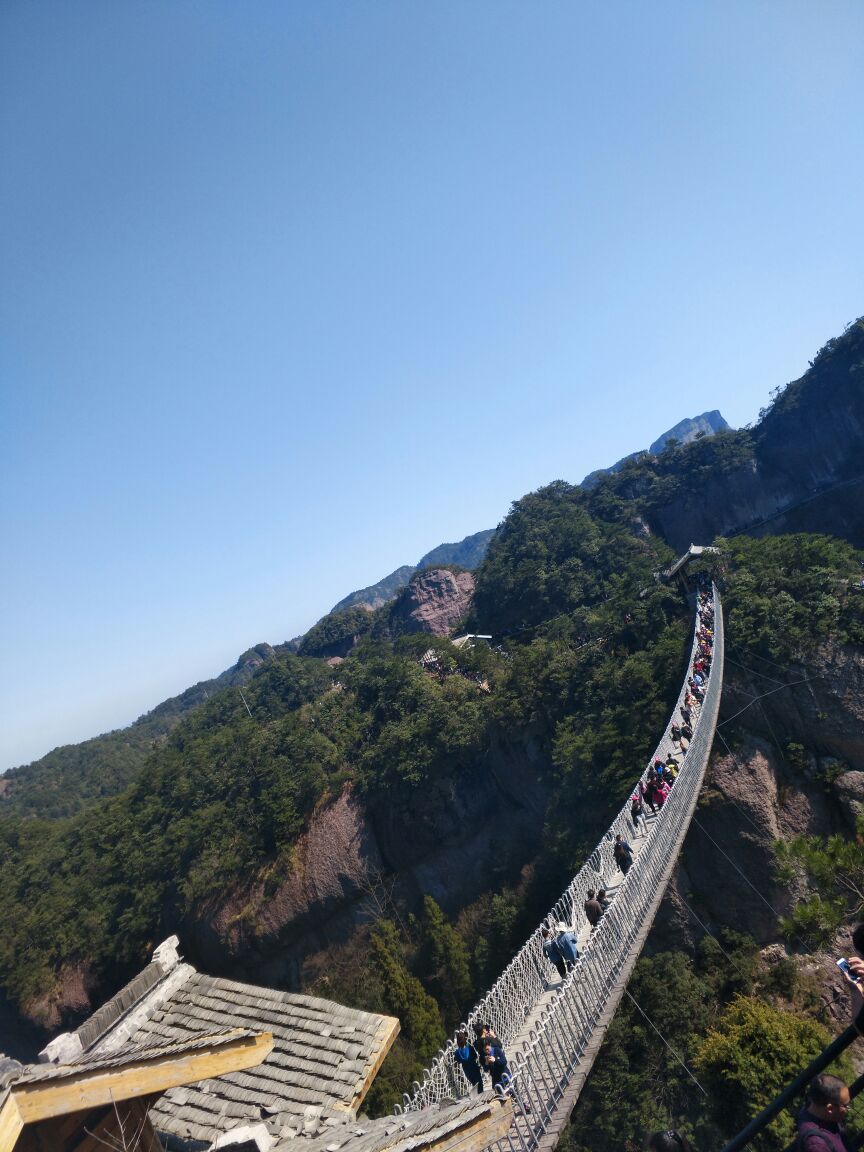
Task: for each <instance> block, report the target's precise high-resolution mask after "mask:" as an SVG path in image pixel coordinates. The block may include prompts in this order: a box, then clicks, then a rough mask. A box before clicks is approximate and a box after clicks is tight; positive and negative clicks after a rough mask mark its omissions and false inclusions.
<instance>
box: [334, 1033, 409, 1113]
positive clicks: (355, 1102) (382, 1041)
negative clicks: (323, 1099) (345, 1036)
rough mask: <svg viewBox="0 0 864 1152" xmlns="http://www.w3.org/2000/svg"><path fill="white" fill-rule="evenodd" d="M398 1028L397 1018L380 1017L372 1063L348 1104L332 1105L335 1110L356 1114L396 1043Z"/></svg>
mask: <svg viewBox="0 0 864 1152" xmlns="http://www.w3.org/2000/svg"><path fill="white" fill-rule="evenodd" d="M400 1028H401V1024H400V1023H399V1017H398V1016H384V1017H382V1019H381V1023H380V1024H379V1026H378V1031H377V1032H376V1033H375V1039H374V1041H373V1046H374V1048H375V1050H376V1055H375V1059H374V1060H373V1061H372V1064H371V1065H370V1067H369V1068H367V1069H366V1072H365V1075H364V1076H363V1079H362V1080H361V1082H360V1083H359V1084H358V1085H357V1087H356V1089H355V1091H354V1096H353V1097H352V1099H351V1100H350V1102H348V1103H341V1102H340V1103H338V1104H336V1105H334V1107H335V1108H337V1109H338V1110H339V1111H345V1112H349V1111H350V1112H354V1113H355V1114H356V1112H357V1109H358V1108H359V1107H360V1105H361V1104H362V1103H363V1101H364V1100H365V1098H366V1093H367V1092H368V1091H369V1089H370V1088H371V1087H372V1081H373V1080H374V1079H375V1077H376V1076H377V1075H378V1071H379V1069H380V1067H381V1065H382V1064H383V1063H384V1060H385V1059H386V1057H387V1054H388V1052H389V1051H390V1049H391V1048H392V1047H393V1045H394V1043H395V1042H396V1037H397V1036H398V1035H399V1029H400Z"/></svg>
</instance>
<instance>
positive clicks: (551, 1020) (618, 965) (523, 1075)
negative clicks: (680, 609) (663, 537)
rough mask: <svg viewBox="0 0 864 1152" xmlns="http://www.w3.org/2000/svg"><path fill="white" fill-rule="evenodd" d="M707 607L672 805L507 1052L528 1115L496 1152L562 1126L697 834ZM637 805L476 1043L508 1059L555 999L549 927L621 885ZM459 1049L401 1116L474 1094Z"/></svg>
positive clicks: (521, 1148) (626, 810) (706, 725)
mask: <svg viewBox="0 0 864 1152" xmlns="http://www.w3.org/2000/svg"><path fill="white" fill-rule="evenodd" d="M708 602H709V603H710V604H712V605H713V607H714V624H713V629H714V642H713V652H712V663H711V672H710V675H709V676H708V680H707V685H706V690H705V698H704V700H703V703H702V706H701V708H699V712H698V716H695V715H694V720H695V722H694V723H693V738H692V740H691V742H690V747H689V749H688V751H687V755H686V757H685V758H684V761H683V764H682V766H681V769H680V772H679V775H678V778H677V780H676V782H675V785H674V787H673V788H672V791H671V793H670V794H669V797H668V799H667V800H666V803H665V805H664V806H663V808H662V810H661V812H660V814H659V815H658V816H657V818H656V819H655V820H652V821H651V823H650V825H649V828H648V832H647V836H646V838H645V839H644V840H643V842H642V844H641V847H640V851H639V853H638V855H637V856H636V859H635V861H634V863H633V864H632V866H631V867H630V869H629V871H628V872H627V874H626V876H625V877H624V878H623V879H622V880H621V881H620V883H619V884H618V888H617V892H616V894H615V898H614V900H613V901H612V904H611V906H610V908H609V909H608V911H606V912H605V913H604V915H603V917H602V919H601V920H600V923H599V925H598V926H597V927H596V928H595V929H594V930H593V932H592V933H591V935H590V937H589V940H588V943H587V944H586V945H585V947H584V949H583V951H582V953H581V955H580V957H579V959H578V961H577V963H576V965H575V967H574V968H573V969H572V971H571V972H570V973H569V974H568V976H567V977H566V978H565V979H564V981H563V982H562V984H561V986H560V990H559V992H558V994H557V995H556V996H555V997H554V999H553V1000H552V1001H551V1002H550V1003H549V1004H548V1006H547V1007H546V1008H544V1010H543V1011H542V1012H541V1014H540V1016H539V1017H538V1019H537V1020H536V1021H535V1022H534V1024H533V1025H532V1026H531V1027H530V1030H529V1035H528V1039H527V1041H525V1042H524V1043H523V1044H522V1047H521V1050H520V1051H519V1052H517V1053H513V1052H512V1051H511V1052H508V1058H509V1060H510V1070H511V1073H512V1080H511V1082H510V1086H509V1088H508V1091H509V1092H510V1093H511V1094H512V1095H513V1096H514V1097H515V1099H516V1101H517V1102H518V1104H520V1105H521V1107H519V1108H517V1109H516V1116H515V1118H514V1122H513V1125H512V1126H511V1129H510V1132H509V1133H508V1135H507V1136H506V1137H505V1138H504V1139H503V1140H502V1141H500V1142H499V1143H498V1145H497V1147H498V1148H499V1149H501V1150H502V1152H506V1150H508V1149H509V1150H510V1152H517V1150H518V1152H532V1149H534V1148H536V1147H537V1144H538V1143H539V1140H540V1138H541V1137H542V1136H543V1135H544V1134H546V1132H547V1131H549V1130H550V1128H551V1127H553V1125H555V1124H556V1123H558V1122H560V1117H558V1118H557V1121H556V1118H555V1110H556V1106H557V1105H558V1104H559V1103H560V1102H561V1100H562V1098H563V1096H564V1093H565V1091H566V1089H567V1086H568V1084H569V1082H570V1080H571V1078H572V1076H573V1074H574V1072H575V1070H576V1069H577V1068H578V1067H580V1065H582V1066H583V1070H584V1057H585V1053H586V1049H587V1048H588V1045H589V1043H590V1040H591V1037H592V1035H593V1032H594V1030H595V1027H596V1026H597V1023H598V1020H599V1018H600V1016H601V1014H602V1013H603V1010H604V1008H605V1007H606V1005H607V1002H608V1001H609V998H610V994H611V992H612V990H613V989H614V988H615V987H616V984H619V983H620V981H621V980H622V979H626V976H627V975H629V970H627V971H625V967H626V965H627V964H628V963H629V965H630V967H632V964H633V962H634V961H635V956H634V955H632V953H633V947H634V942H635V941H636V938H637V937H638V935H639V933H640V931H641V930H642V927H643V921H644V920H645V919H646V917H647V916H648V915H649V913H650V915H651V917H652V918H653V913H654V911H655V910H656V907H657V904H658V903H659V896H660V893H662V890H663V889H665V885H666V882H667V881H668V877H669V875H670V874H671V871H672V866H673V864H674V860H675V858H676V857H677V855H678V852H679V850H680V847H681V844H682V842H683V840H684V836H685V834H686V832H687V828H688V827H689V824H690V818H691V816H692V814H693V809H694V808H695V806H696V800H697V798H698V795H699V790H700V788H701V785H702V779H703V777H704V774H705V768H706V766H707V763H708V757H709V755H710V752H711V745H712V743H713V739H714V729H715V727H716V723H717V712H718V709H719V706H720V693H721V690H722V681H723V651H724V644H723V619H722V607H721V604H720V598H719V595H718V593H717V589H716V587H712V590H711V596H710V597H709V599H708ZM700 619H701V608H697V618H696V624H695V626H694V633H693V644H692V647H691V652H690V660H689V663H688V667H687V673H686V675H685V677H684V681H683V684H682V687H681V691H680V693H679V696H678V700H677V701H676V704H675V709H674V711H673V713H672V717H671V718H670V720H669V723H668V724H667V727H666V730H665V732H664V734H663V737H662V738H661V740H660V742H659V743H658V745H657V748H656V749H655V752H654V754H653V755H652V756H651V758H650V760H649V762H648V764H647V765H646V767H645V770H644V771H643V773H642V775H641V777H640V779H641V780H643V781H644V780H645V778H646V777H647V774H648V769H649V768H650V765H651V763H652V762H653V760H654V759H655V758H656V757H657V756H658V755H659V754H660V750H661V749H665V748H666V747H667V746H668V743H669V739H670V738H669V728H670V726H671V724H672V722H673V720H674V719H675V718H676V717H678V716H679V714H680V713H679V709H680V706H681V705H682V704H683V702H684V697H685V695H686V692H687V687H688V680H689V678H690V676H691V675H692V668H693V662H694V660H695V658H696V656H697V655H698V651H699V647H698V631H699V623H700ZM634 786H636V782H635V781H634ZM631 792H632V789H631ZM629 796H630V793H628V800H627V802H626V804H625V805H624V807H623V808H622V809H621V811H620V812H619V813H618V815H617V816H616V817H615V819H614V820H613V822H612V824H611V825H610V827H609V829H608V830H607V832H606V833H605V834H604V836H603V837H602V839H601V840H600V843H599V844H598V845H597V847H596V848H595V849H594V851H593V853H592V854H591V856H590V857H589V858H588V860H587V862H586V863H585V864H584V865H583V867H582V868H581V869H580V871H579V872H578V874H577V875H576V876H575V877H574V878H573V880H572V881H571V882H570V884H569V885H568V886H567V888H566V890H565V891H564V892H563V894H562V895H561V897H560V898H559V899H558V900H557V901H556V903H555V904H554V905H553V907H552V909H551V910H550V912H549V914H548V915H547V917H546V918H545V919H544V921H543V922H542V923H541V924H539V925H538V926H537V928H536V929H535V930H534V932H533V933H532V935H531V936H530V937H529V939H528V940H527V941H526V942H525V944H524V945H523V946H522V948H521V949H520V950H519V952H518V953H517V954H516V955H515V956H514V957H513V959H512V960H511V961H510V963H509V964H508V965H507V967H506V969H505V970H504V972H503V973H502V974H501V976H500V977H499V978H498V980H497V981H496V982H495V984H494V985H493V987H492V988H491V990H490V991H489V992H488V993H487V994H486V996H484V998H483V999H482V1000H481V1001H480V1002H479V1004H477V1005H476V1007H475V1008H474V1009H473V1010H472V1011H471V1013H470V1014H469V1016H468V1019H467V1021H466V1022H465V1024H463V1025H462V1026H461V1027H462V1028H464V1029H465V1030H466V1031H469V1034H470V1030H471V1028H472V1025H473V1024H474V1022H475V1021H481V1022H483V1023H487V1024H489V1025H490V1026H491V1028H492V1030H493V1031H494V1033H495V1034H496V1035H497V1036H498V1037H499V1038H500V1040H501V1041H502V1043H503V1045H504V1047H505V1050H506V1049H507V1048H508V1046H509V1045H512V1044H513V1042H514V1041H515V1039H516V1037H517V1036H518V1034H519V1033H520V1031H522V1030H523V1029H524V1027H525V1025H526V1021H528V1019H529V1017H530V1016H531V1014H532V1012H534V1011H535V1010H536V1008H537V1005H538V1002H539V1001H540V999H541V998H542V997H543V996H544V995H545V993H546V992H547V991H548V989H549V983H550V977H551V976H552V973H553V969H552V967H551V965H550V964H549V961H548V960H547V959H546V957H545V956H544V954H543V948H542V935H541V933H542V930H543V927H544V926H545V925H546V924H547V922H553V923H554V922H557V921H564V922H565V923H567V924H571V925H576V924H581V923H582V922H583V921H584V919H585V913H584V907H583V905H584V902H585V899H586V893H587V891H588V889H589V888H593V889H596V888H598V887H605V886H608V885H609V881H610V879H611V878H612V877H614V876H617V875H618V866H617V864H616V862H615V859H614V856H613V846H614V843H615V837H616V835H619V834H620V835H622V836H623V837H624V838H625V839H628V838H631V837H632V822H631V818H630V800H629ZM658 885H659V890H658ZM640 946H641V945H640ZM637 954H638V953H637ZM619 995H620V992H619ZM458 1030H459V1029H457V1031H458ZM453 1048H454V1041H453V1040H451V1041H449V1042H448V1044H447V1045H446V1047H445V1048H443V1049H441V1050H440V1051H439V1053H438V1055H437V1056H436V1058H435V1060H434V1061H433V1062H432V1065H431V1067H430V1068H428V1069H425V1070H424V1074H423V1082H422V1083H420V1082H418V1081H415V1082H414V1086H413V1088H414V1091H413V1093H411V1094H410V1095H409V1094H407V1093H406V1094H405V1095H404V1098H403V1105H402V1106H401V1107H397V1112H402V1111H414V1110H417V1109H422V1108H427V1107H429V1106H431V1105H433V1104H437V1103H439V1102H441V1101H444V1100H450V1099H453V1098H454V1097H461V1096H464V1095H466V1094H467V1093H468V1091H469V1090H470V1085H469V1084H468V1082H467V1081H466V1080H465V1078H464V1076H463V1074H462V1072H461V1070H460V1069H459V1068H458V1066H456V1065H455V1063H454V1060H453ZM592 1058H593V1057H592ZM570 1107H572V1102H571V1104H570ZM568 1113H569V1108H568ZM565 1119H566V1117H565Z"/></svg>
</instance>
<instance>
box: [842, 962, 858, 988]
mask: <svg viewBox="0 0 864 1152" xmlns="http://www.w3.org/2000/svg"><path fill="white" fill-rule="evenodd" d="M837 967H838V968H839V969H840V971H841V972H842V973H843V975H844V976H846V977H847V978H848V979H849V980H851V981H852V982H853V983H854V984H860V983H861V977H860V976H854V975H853V974H852V969H851V968H850V967H849V961H848V960H846V959H840V960H838V961H837Z"/></svg>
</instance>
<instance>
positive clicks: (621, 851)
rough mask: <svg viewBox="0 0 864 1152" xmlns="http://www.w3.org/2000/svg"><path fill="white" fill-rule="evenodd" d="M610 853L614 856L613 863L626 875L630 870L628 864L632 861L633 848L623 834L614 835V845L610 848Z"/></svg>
mask: <svg viewBox="0 0 864 1152" xmlns="http://www.w3.org/2000/svg"><path fill="white" fill-rule="evenodd" d="M612 854H613V855H614V857H615V863H616V864H617V865H618V867H619V868H620V869H621V871H622V872H623V873H624V875H625V876H626V875H627V873H628V872H629V871H630V865H631V864H632V863H633V849H632V848H631V847H630V845H629V844H628V843H627V841H626V840H625V839H624V837H623V836H616V837H615V847H614V848H613V849H612Z"/></svg>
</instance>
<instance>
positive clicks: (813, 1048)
mask: <svg viewBox="0 0 864 1152" xmlns="http://www.w3.org/2000/svg"><path fill="white" fill-rule="evenodd" d="M830 1040H831V1036H830V1035H829V1033H828V1032H827V1031H826V1029H825V1028H823V1027H822V1026H821V1025H820V1024H817V1023H815V1022H814V1021H812V1020H805V1019H803V1018H802V1017H800V1016H795V1015H793V1014H792V1013H791V1012H785V1011H781V1010H780V1009H777V1008H773V1007H772V1006H771V1005H770V1004H766V1003H765V1002H764V1001H762V1000H756V999H753V998H751V997H747V996H736V997H735V999H734V1000H733V1001H732V1003H731V1004H730V1005H729V1007H728V1008H726V1010H725V1011H724V1012H723V1014H722V1015H721V1016H720V1019H719V1020H718V1022H717V1026H716V1027H715V1028H712V1029H710V1030H709V1032H708V1035H707V1036H706V1037H705V1039H704V1040H703V1041H702V1043H701V1044H700V1045H699V1048H698V1051H697V1054H696V1068H697V1073H698V1075H699V1077H700V1079H701V1080H702V1083H703V1085H704V1087H705V1088H706V1089H707V1090H708V1093H709V1098H710V1107H711V1110H712V1112H713V1113H714V1115H715V1117H716V1120H717V1123H718V1125H719V1126H720V1127H721V1129H722V1130H723V1131H724V1132H725V1133H726V1134H727V1135H728V1136H732V1135H733V1134H734V1133H735V1132H736V1131H737V1130H738V1129H740V1128H743V1127H744V1125H745V1124H746V1123H747V1121H748V1120H749V1119H750V1118H751V1117H752V1116H755V1115H756V1114H757V1113H758V1112H760V1111H761V1110H762V1109H763V1108H764V1107H766V1105H768V1104H769V1103H770V1102H771V1101H772V1100H773V1099H774V1097H775V1096H777V1094H778V1093H779V1092H780V1091H781V1090H782V1089H783V1088H784V1087H785V1086H786V1085H787V1084H788V1083H789V1082H790V1081H791V1080H792V1079H794V1077H795V1076H796V1075H797V1074H798V1073H799V1072H801V1071H802V1070H803V1069H804V1068H805V1067H806V1066H807V1065H808V1064H809V1063H810V1062H811V1061H812V1060H813V1059H814V1058H815V1057H816V1056H818V1054H819V1053H820V1052H821V1051H822V1049H823V1048H825V1047H826V1046H827V1045H828V1043H829V1042H830ZM831 1070H832V1071H833V1072H834V1073H835V1074H836V1075H838V1076H841V1077H842V1078H843V1079H845V1080H846V1081H847V1083H851V1081H852V1079H853V1078H854V1072H852V1069H851V1065H850V1064H849V1062H848V1060H845V1059H844V1060H841V1061H838V1062H837V1064H835V1065H832V1069H831ZM794 1134H795V1121H794V1113H793V1111H792V1110H791V1109H789V1110H787V1111H784V1112H781V1113H780V1114H779V1115H778V1116H777V1117H776V1118H775V1119H774V1120H772V1122H771V1123H770V1124H769V1125H768V1128H767V1129H766V1130H765V1132H764V1133H763V1135H762V1136H761V1137H760V1141H759V1147H760V1149H761V1150H762V1152H780V1150H781V1149H783V1148H785V1147H786V1145H787V1144H788V1143H789V1141H790V1140H791V1139H792V1138H793V1136H794ZM754 1146H755V1145H754Z"/></svg>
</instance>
